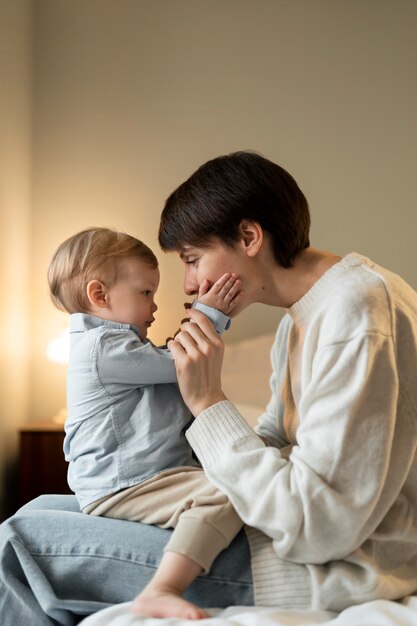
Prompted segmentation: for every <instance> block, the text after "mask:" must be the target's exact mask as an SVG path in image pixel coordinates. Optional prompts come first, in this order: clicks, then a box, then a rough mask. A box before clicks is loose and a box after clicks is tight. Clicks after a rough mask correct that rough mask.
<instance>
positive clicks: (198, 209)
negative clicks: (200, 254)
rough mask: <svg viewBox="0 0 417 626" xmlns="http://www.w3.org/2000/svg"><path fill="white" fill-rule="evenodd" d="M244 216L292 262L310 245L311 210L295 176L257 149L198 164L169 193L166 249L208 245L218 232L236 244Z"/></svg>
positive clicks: (162, 233) (162, 235)
mask: <svg viewBox="0 0 417 626" xmlns="http://www.w3.org/2000/svg"><path fill="white" fill-rule="evenodd" d="M243 219H247V220H251V221H255V222H258V223H259V224H260V225H261V226H262V228H263V229H264V230H265V231H267V232H269V233H270V234H271V235H272V242H273V250H274V256H275V259H276V261H277V263H279V264H280V265H282V266H283V267H291V265H292V264H293V261H294V259H295V257H296V256H297V254H298V253H299V252H301V251H302V250H304V249H305V248H307V247H308V246H309V245H310V241H309V230H310V212H309V209H308V203H307V200H306V198H305V196H304V194H303V193H302V191H301V189H300V188H299V187H298V185H297V183H296V182H295V180H294V178H293V177H292V176H291V175H290V174H289V173H288V172H287V171H286V170H284V169H283V168H282V167H280V166H279V165H276V164H275V163H273V162H272V161H269V160H268V159H266V158H265V157H263V156H261V155H260V154H257V153H256V152H234V153H232V154H228V155H225V156H220V157H217V158H215V159H212V160H211V161H208V162H207V163H205V164H204V165H202V166H201V167H199V168H198V170H197V171H196V172H194V174H192V175H191V176H190V178H188V180H186V181H185V182H184V183H182V185H180V186H179V187H178V188H177V189H176V190H175V191H174V192H173V193H172V194H171V195H170V196H169V198H168V199H167V201H166V203H165V207H164V210H163V211H162V216H161V222H160V227H159V243H160V246H161V248H162V249H163V250H179V249H180V248H181V247H182V246H184V245H186V244H187V245H192V246H197V247H204V246H207V245H209V244H210V241H211V240H212V239H213V238H217V239H219V240H220V241H222V242H223V243H225V244H226V245H229V246H233V244H234V243H235V242H236V241H237V240H238V237H239V224H240V222H241V221H242V220H243Z"/></svg>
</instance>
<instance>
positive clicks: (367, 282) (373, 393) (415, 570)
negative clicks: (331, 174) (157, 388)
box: [187, 254, 417, 610]
mask: <svg viewBox="0 0 417 626" xmlns="http://www.w3.org/2000/svg"><path fill="white" fill-rule="evenodd" d="M271 358H272V365H273V375H272V377H271V390H272V397H271V400H270V402H269V404H268V407H267V409H266V412H265V413H264V414H263V415H262V416H261V417H260V420H259V424H258V427H257V431H258V432H259V434H261V435H262V436H263V437H266V438H267V439H268V440H269V442H270V446H268V447H265V445H264V443H263V442H262V441H261V439H260V438H259V437H258V436H257V434H256V433H255V432H254V431H253V430H252V429H251V428H250V427H249V426H248V425H247V424H246V422H245V421H244V419H243V417H242V416H241V415H240V413H239V412H238V411H237V410H236V409H235V407H234V406H233V404H231V403H230V402H228V401H225V402H221V403H219V404H216V405H214V406H212V407H210V408H209V409H207V410H206V411H204V412H203V413H201V414H200V415H199V416H198V417H197V419H196V420H195V422H194V424H193V425H192V426H191V428H190V429H189V430H188V432H187V438H188V440H189V442H190V444H191V445H192V447H193V449H194V451H195V452H196V454H197V456H198V457H199V459H200V461H201V463H202V465H203V467H204V470H205V471H206V473H207V475H208V477H209V478H210V480H211V481H212V482H213V483H214V484H215V485H217V486H218V487H219V488H220V489H221V490H223V491H224V492H225V493H227V495H228V496H229V498H230V500H231V502H232V503H233V505H234V506H235V508H236V510H237V511H238V513H239V515H240V516H241V517H242V519H243V521H244V522H245V524H247V525H248V526H249V527H250V528H249V529H248V536H249V540H250V544H251V554H252V571H253V578H254V585H255V601H256V604H258V605H264V606H268V605H269V606H270V605H277V606H281V607H309V608H314V609H331V610H342V609H344V608H345V607H346V606H349V605H352V604H357V603H361V602H365V601H368V600H372V599H375V598H388V599H396V598H400V597H403V596H404V595H407V594H409V593H412V592H414V591H416V590H417V462H416V445H417V436H416V435H417V294H416V292H414V291H413V290H412V289H411V288H410V287H409V286H408V285H407V284H406V283H405V282H404V281H403V280H402V279H400V278H399V277H398V276H396V275H394V274H392V273H390V272H388V271H387V270H384V269H383V268H381V267H379V266H377V265H375V264H374V263H372V262H371V261H370V260H369V259H366V258H365V257H362V256H360V255H358V254H350V255H348V256H346V257H345V258H343V259H342V260H341V261H340V262H339V263H337V264H336V265H334V266H333V267H332V268H330V269H329V270H328V271H327V272H326V273H325V274H324V275H323V276H322V277H321V279H320V280H319V281H317V282H316V284H315V285H314V286H313V287H312V289H311V290H310V291H309V292H308V293H307V294H306V295H305V296H304V297H303V298H302V299H301V300H300V301H298V302H297V303H296V304H294V305H293V306H292V307H291V308H290V309H289V310H288V315H286V316H285V317H284V319H283V320H282V322H281V324H280V326H279V328H278V332H277V335H276V340H275V343H274V346H273V349H272V352H271Z"/></svg>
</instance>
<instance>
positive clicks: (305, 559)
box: [173, 317, 414, 563]
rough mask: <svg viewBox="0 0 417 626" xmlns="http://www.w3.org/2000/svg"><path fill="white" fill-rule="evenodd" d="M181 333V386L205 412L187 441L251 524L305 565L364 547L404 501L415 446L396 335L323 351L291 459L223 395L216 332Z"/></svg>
mask: <svg viewBox="0 0 417 626" xmlns="http://www.w3.org/2000/svg"><path fill="white" fill-rule="evenodd" d="M194 319H195V320H196V321H197V318H196V317H194ZM198 323H199V324H200V320H198ZM193 326H194V325H193ZM191 332H192V335H191ZM182 334H183V336H182V337H181V345H180V346H175V347H174V350H175V351H176V353H175V354H174V358H175V360H176V361H177V368H178V369H177V371H178V377H179V380H180V386H181V388H182V391H183V393H184V397H185V400H186V402H187V403H189V407H190V408H191V410H192V411H195V415H198V414H199V412H200V415H198V417H197V419H196V420H195V422H194V424H193V425H192V426H191V428H190V429H189V430H188V431H187V438H188V440H189V441H190V443H191V445H192V447H193V448H194V450H195V452H196V454H197V456H198V457H199V459H200V461H201V463H202V465H203V467H204V470H205V471H206V473H207V475H208V477H209V479H210V480H211V481H212V482H213V483H214V484H216V485H217V487H219V488H220V489H221V490H222V491H224V492H225V493H227V495H228V496H229V498H230V500H231V502H232V504H233V505H234V507H235V508H236V510H237V512H238V513H239V515H240V516H241V517H242V519H243V520H244V522H245V523H247V524H249V525H250V526H254V527H256V528H259V529H260V530H262V531H263V532H264V533H265V534H267V535H269V536H270V537H271V538H272V539H273V540H274V547H275V550H276V551H277V553H278V555H279V556H281V557H282V558H288V559H290V560H293V561H295V562H300V563H325V562H328V561H330V560H333V559H340V558H343V557H345V556H346V555H348V554H350V553H351V552H352V551H353V550H355V549H356V548H357V547H359V546H360V545H362V543H363V542H364V541H365V540H366V538H367V537H369V536H370V535H371V534H372V532H373V531H374V530H375V528H376V527H377V526H378V525H379V524H380V522H381V520H382V519H383V518H384V516H385V515H386V513H387V511H388V510H389V508H390V507H391V506H392V503H393V501H394V500H395V498H396V497H397V494H398V492H399V490H400V489H401V485H402V481H403V480H404V477H405V475H406V471H407V467H408V463H409V461H410V454H411V453H412V450H411V448H412V446H413V445H414V444H413V443H412V442H408V443H407V441H406V440H404V437H403V436H402V435H401V431H398V432H397V431H396V418H395V415H396V402H397V400H398V386H397V383H396V372H395V365H394V363H395V358H394V354H393V345H392V339H391V338H390V337H385V336H382V335H368V334H365V335H364V336H362V337H360V336H358V337H355V338H354V339H352V340H351V341H348V342H345V343H344V344H338V345H335V346H329V347H326V348H324V349H323V351H322V352H321V354H320V355H317V359H316V363H317V366H316V368H315V371H314V374H313V376H312V378H311V381H310V384H309V386H308V389H307V390H306V391H305V394H304V398H303V402H302V405H301V406H300V426H299V429H298V433H297V441H296V445H294V447H293V451H292V453H291V455H290V457H289V459H285V458H284V457H283V456H282V455H281V453H280V451H279V450H278V449H276V448H265V447H264V445H263V443H262V442H261V441H260V439H259V437H257V435H256V434H255V433H254V432H253V430H252V429H251V428H250V427H249V426H248V425H247V424H246V423H245V421H244V419H243V418H242V417H241V416H240V414H239V413H238V412H237V411H236V410H235V408H234V407H233V405H232V404H231V403H229V402H227V401H224V394H222V391H221V385H220V368H221V356H222V349H221V346H219V345H218V343H217V342H218V338H216V337H214V333H211V334H210V331H209V329H208V328H207V327H205V328H203V329H202V328H200V329H199V331H197V330H195V331H194V330H193V331H191V329H190V332H189V330H188V325H185V326H184V329H183V331H182ZM174 350H173V352H174ZM216 402H217V404H216ZM201 411H202V412H201ZM405 439H406V438H405ZM400 440H401V441H400ZM400 450H401V454H400V456H399V451H400Z"/></svg>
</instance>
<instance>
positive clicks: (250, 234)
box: [239, 220, 264, 256]
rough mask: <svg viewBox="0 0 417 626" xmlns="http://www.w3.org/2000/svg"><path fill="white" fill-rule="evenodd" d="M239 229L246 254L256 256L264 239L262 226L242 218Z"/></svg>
mask: <svg viewBox="0 0 417 626" xmlns="http://www.w3.org/2000/svg"><path fill="white" fill-rule="evenodd" d="M239 230H240V234H241V240H242V242H243V245H244V246H245V252H246V254H247V255H248V256H256V255H257V254H258V252H259V249H260V247H261V245H262V242H263V239H264V231H263V228H262V226H261V225H260V224H258V222H253V221H252V220H242V221H241V222H240V224H239Z"/></svg>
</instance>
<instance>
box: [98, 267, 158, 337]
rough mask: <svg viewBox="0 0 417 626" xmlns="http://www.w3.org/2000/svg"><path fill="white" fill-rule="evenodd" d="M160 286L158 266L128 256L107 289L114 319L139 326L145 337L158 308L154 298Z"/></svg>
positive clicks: (142, 335)
mask: <svg viewBox="0 0 417 626" xmlns="http://www.w3.org/2000/svg"><path fill="white" fill-rule="evenodd" d="M158 285H159V269H158V268H153V267H151V266H150V265H148V264H147V263H144V262H143V261H141V260H140V259H137V258H127V259H126V260H125V261H123V270H122V271H121V272H120V275H119V276H118V278H117V280H116V282H115V283H114V284H113V285H112V286H111V287H110V288H109V290H108V297H109V302H108V304H109V308H108V311H109V313H110V317H111V319H112V320H113V321H115V322H120V323H121V324H134V325H135V326H138V327H139V330H140V338H141V339H145V337H146V335H147V333H148V328H149V327H150V325H151V324H152V322H153V321H154V320H155V317H154V313H155V311H156V310H157V308H158V307H157V306H156V304H155V299H154V298H155V293H156V291H157V289H158Z"/></svg>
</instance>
